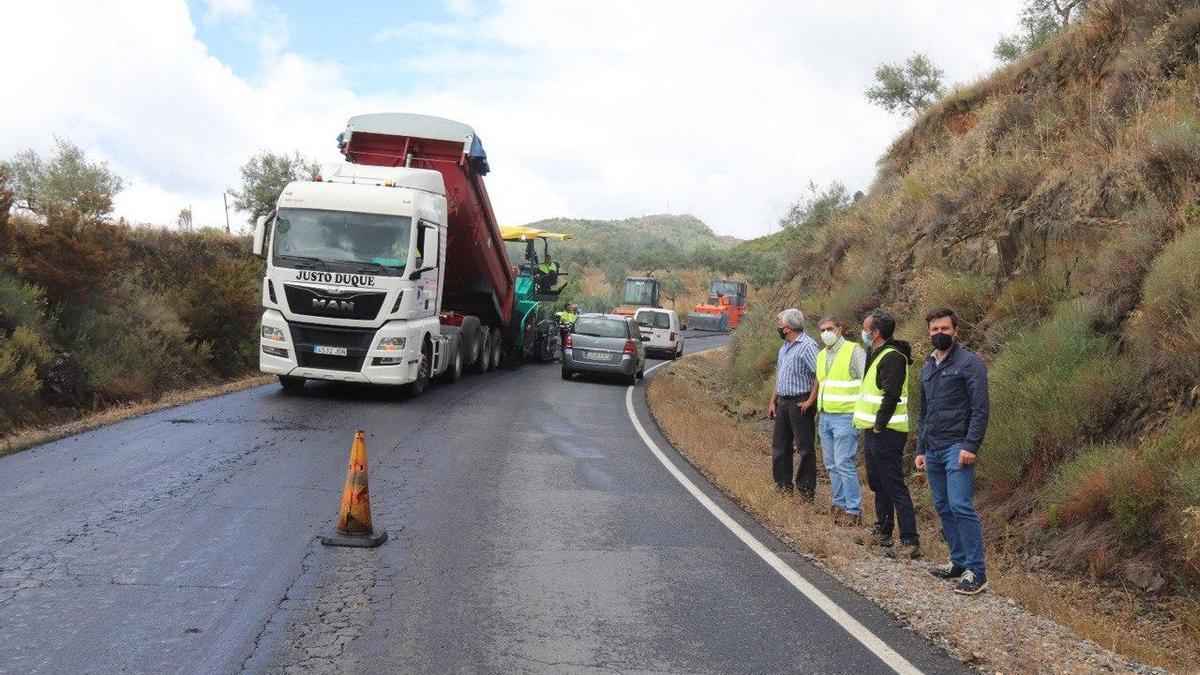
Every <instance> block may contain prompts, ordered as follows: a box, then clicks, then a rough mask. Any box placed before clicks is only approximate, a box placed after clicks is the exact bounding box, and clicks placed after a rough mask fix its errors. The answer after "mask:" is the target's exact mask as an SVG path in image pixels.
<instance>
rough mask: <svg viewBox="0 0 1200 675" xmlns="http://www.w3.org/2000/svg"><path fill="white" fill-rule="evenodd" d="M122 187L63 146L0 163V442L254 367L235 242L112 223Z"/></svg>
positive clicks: (242, 265) (246, 272) (247, 288)
mask: <svg viewBox="0 0 1200 675" xmlns="http://www.w3.org/2000/svg"><path fill="white" fill-rule="evenodd" d="M123 185H124V182H123V181H122V179H121V178H120V177H119V176H117V175H115V174H114V173H113V172H112V171H111V170H110V169H109V168H108V167H107V166H106V165H105V164H103V163H101V162H94V161H92V160H89V159H88V158H87V157H86V156H85V155H84V153H83V152H82V151H80V150H79V148H77V147H76V146H74V145H73V144H71V143H70V142H69V141H66V140H59V141H58V143H57V148H56V150H55V152H54V153H53V155H52V156H50V157H47V158H43V157H41V156H39V155H38V154H37V153H34V152H32V151H27V152H23V153H20V154H18V155H16V156H14V157H12V158H10V159H9V160H8V161H5V162H3V163H0V436H5V435H8V434H10V433H12V432H14V431H15V430H18V429H23V428H28V427H35V426H43V425H52V424H59V423H63V422H68V421H71V420H74V419H76V418H78V417H80V416H81V415H86V414H90V413H94V412H97V411H100V410H103V409H107V408H110V407H113V406H117V405H128V404H131V403H137V402H145V401H153V400H157V399H159V398H160V397H162V396H163V395H164V394H165V393H167V392H169V391H172V390H177V389H182V388H193V387H199V386H204V385H212V384H216V383H218V382H222V381H225V380H229V379H233V378H237V377H239V376H243V375H246V374H248V373H250V372H252V370H253V367H254V366H255V365H256V357H257V355H256V352H255V349H256V346H255V342H254V340H253V337H254V334H255V331H256V329H257V321H258V314H259V302H258V288H259V278H260V276H261V270H260V268H259V264H258V261H257V260H255V259H253V258H251V257H250V256H249V255H247V254H246V251H247V247H248V243H247V242H246V241H245V240H244V238H242V237H234V236H230V235H228V234H226V233H224V232H222V231H216V230H207V229H205V230H190V229H189V230H181V229H176V230H168V229H165V228H155V227H142V226H139V227H135V226H132V225H129V224H128V223H125V222H123V221H118V220H114V219H112V218H111V216H110V214H111V213H112V200H113V197H114V196H115V195H116V194H117V192H119V191H120V189H121V188H122V187H123ZM189 215H190V214H189Z"/></svg>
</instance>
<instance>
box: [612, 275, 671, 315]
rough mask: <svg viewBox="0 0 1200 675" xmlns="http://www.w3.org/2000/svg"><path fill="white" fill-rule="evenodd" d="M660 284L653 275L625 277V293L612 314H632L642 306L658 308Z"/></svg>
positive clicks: (660, 305)
mask: <svg viewBox="0 0 1200 675" xmlns="http://www.w3.org/2000/svg"><path fill="white" fill-rule="evenodd" d="M661 290H662V289H661V284H660V283H659V280H658V279H655V278H653V277H625V295H624V297H623V298H622V304H621V306H619V307H617V308H616V309H614V310H613V314H620V315H621V316H633V315H634V314H636V313H637V311H638V310H639V309H641V308H642V307H655V308H660V307H662V304H660V302H659V292H660V291H661Z"/></svg>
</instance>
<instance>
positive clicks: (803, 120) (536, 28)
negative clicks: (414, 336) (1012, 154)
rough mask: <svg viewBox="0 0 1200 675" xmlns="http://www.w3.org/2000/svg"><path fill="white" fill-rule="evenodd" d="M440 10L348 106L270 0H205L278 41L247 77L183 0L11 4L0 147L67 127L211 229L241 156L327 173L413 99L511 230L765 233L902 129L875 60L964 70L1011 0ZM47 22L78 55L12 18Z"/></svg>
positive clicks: (156, 212) (163, 207)
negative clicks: (298, 162) (443, 18)
mask: <svg viewBox="0 0 1200 675" xmlns="http://www.w3.org/2000/svg"><path fill="white" fill-rule="evenodd" d="M451 4H453V5H455V6H453V7H451V9H452V10H453V11H452V15H453V16H454V17H455V18H454V20H453V21H450V22H448V23H445V24H411V25H400V26H394V27H388V26H384V25H381V26H380V27H379V30H378V31H377V33H376V35H375V36H374V44H375V46H376V49H375V50H374V51H373V56H372V59H373V60H372V64H369V65H371V66H372V67H378V68H379V69H381V71H385V72H392V71H391V70H388V69H393V70H394V69H398V72H397V75H398V76H401V77H400V80H401V81H410V82H416V84H412V85H410V87H409V89H408V90H406V91H395V92H384V93H372V94H362V93H356V92H354V91H351V90H350V89H349V88H348V87H347V86H346V85H345V78H344V77H343V73H342V72H341V71H339V69H338V68H336V67H334V66H331V65H327V64H321V63H315V62H313V61H312V60H311V59H309V58H305V57H304V56H303V55H302V54H300V53H297V51H296V48H295V47H294V46H293V47H289V46H288V42H287V40H288V38H287V35H288V29H287V26H288V23H289V19H288V18H287V17H286V16H284V15H282V14H281V13H280V12H279V10H278V9H273V8H272V7H271V6H269V5H262V6H259V5H256V4H255V3H253V2H251V1H250V0H213V1H212V2H210V3H209V4H208V5H207V9H206V13H205V16H204V17H203V19H204V20H206V21H208V20H213V21H228V22H233V23H236V24H237V26H238V27H237V28H236V30H239V31H247V32H250V33H254V34H256V35H260V36H261V35H262V34H264V33H265V34H267V35H268V37H266V38H264V39H262V40H261V41H259V42H258V43H256V44H257V47H258V49H259V53H260V55H261V58H262V60H263V64H264V65H263V66H262V69H261V71H260V72H258V73H256V74H255V76H254V77H253V78H252V80H247V79H245V78H243V77H239V76H237V75H235V74H234V73H233V72H231V71H230V69H229V68H227V67H226V66H225V65H224V64H222V63H221V62H220V61H218V60H217V59H216V58H214V57H213V56H212V54H211V53H209V51H208V50H207V49H206V48H205V46H204V45H203V44H202V43H201V42H199V41H198V40H197V39H196V36H195V26H194V24H193V18H192V17H190V16H189V15H188V12H187V7H186V6H185V5H184V3H183V2H182V1H179V2H174V3H172V2H159V1H147V2H143V3H129V2H122V1H120V0H109V1H108V2H92V3H85V4H79V3H73V2H62V1H57V0H49V1H45V2H38V3H23V4H22V5H21V6H20V8H19V9H17V10H16V11H15V12H14V11H13V10H11V9H10V10H9V11H8V12H7V14H8V15H10V16H8V17H6V21H5V22H4V23H3V24H2V25H0V44H3V45H4V46H5V47H4V48H5V50H6V51H10V52H11V53H12V54H19V55H37V58H26V59H24V60H23V67H21V68H10V69H9V70H8V73H9V81H8V82H7V83H6V88H7V90H8V91H10V92H20V94H19V97H20V100H19V101H11V102H9V104H8V105H6V106H5V112H4V116H5V119H4V120H3V124H2V125H0V157H4V156H8V155H11V154H12V153H13V152H16V151H18V150H21V149H23V148H25V147H34V148H36V149H39V150H45V149H47V148H49V147H50V145H51V143H52V134H59V135H62V136H66V137H68V138H71V139H72V140H75V141H76V142H77V143H79V144H80V145H81V146H82V147H84V148H87V149H89V150H92V151H95V152H97V153H98V154H99V156H104V157H106V158H108V159H109V160H110V161H111V163H112V165H113V167H114V168H115V169H117V170H118V171H119V172H121V173H122V174H123V175H125V176H126V177H128V178H129V180H130V183H131V184H132V185H133V186H134V187H131V188H130V190H128V191H127V192H126V193H125V194H123V195H121V198H120V199H119V200H118V203H117V206H118V211H119V212H120V213H121V214H123V215H126V216H127V217H131V218H134V219H136V220H148V221H154V222H160V223H170V222H173V221H174V219H175V215H176V214H177V213H178V211H179V209H180V208H181V207H183V206H186V205H187V204H188V203H191V204H193V205H194V208H195V213H196V220H197V222H198V223H200V224H212V225H218V224H219V225H223V216H222V215H221V206H220V204H221V192H222V191H223V190H224V189H225V188H227V187H230V186H234V185H236V183H237V181H238V166H239V165H240V164H241V163H242V162H244V161H245V159H246V158H247V157H249V156H250V155H251V154H252V153H254V152H256V151H257V150H260V149H272V150H276V151H289V150H292V149H298V150H300V151H302V152H305V153H306V154H309V155H311V156H314V157H316V158H318V159H319V160H321V161H324V162H330V161H336V160H337V159H338V156H337V154H336V150H335V149H334V147H333V137H334V136H335V135H336V134H337V132H338V131H339V130H340V129H341V128H342V126H343V125H344V123H345V120H346V119H347V118H348V117H349V116H350V115H353V114H356V113H361V112H371V111H379V110H409V111H415V112H425V113H429V114H435V115H443V116H446V117H451V118H454V119H459V120H462V121H465V122H468V123H470V124H472V125H473V126H475V128H476V129H477V130H478V131H479V132H480V134H481V136H482V138H483V141H484V143H485V147H487V149H488V153H489V157H490V159H491V163H492V167H493V173H492V174H491V175H490V176H489V177H488V185H489V190H490V192H491V195H492V199H493V202H494V205H495V210H496V213H497V216H498V217H499V218H500V219H501V221H502V222H506V223H513V222H522V221H526V220H531V219H535V218H540V217H548V216H556V215H570V216H580V217H626V216H631V215H641V214H644V213H655V212H662V211H664V210H666V209H667V208H668V204H669V208H670V209H671V210H672V211H674V212H691V213H694V214H696V215H697V216H699V217H701V218H702V219H704V220H705V221H707V222H708V223H709V224H710V225H712V226H713V227H714V228H716V229H717V230H718V231H720V232H722V233H727V234H735V235H739V236H743V237H749V236H756V235H760V234H764V233H766V232H768V231H770V229H771V227H772V226H773V223H774V222H775V220H776V219H777V218H778V217H779V216H780V215H781V214H782V213H783V212H784V211H785V210H786V207H787V204H788V203H789V202H790V201H791V200H792V199H793V198H795V197H796V196H797V195H799V194H800V193H801V192H802V190H803V188H804V185H805V184H806V183H807V182H808V181H809V180H816V181H817V182H819V183H827V182H829V181H830V180H834V179H841V180H844V181H846V182H847V183H849V184H850V185H851V186H852V187H865V185H866V184H867V183H868V182H869V180H870V179H871V177H872V176H873V172H874V161H875V159H876V158H877V157H878V156H879V155H880V154H881V153H882V152H883V150H884V149H885V147H886V145H887V144H888V142H889V141H890V140H891V139H892V137H893V136H894V135H895V134H896V133H897V132H898V131H899V130H900V129H901V128H902V126H903V120H900V119H898V118H894V117H891V116H888V115H886V114H885V113H883V112H882V111H880V110H877V109H875V108H872V107H871V106H870V105H869V104H867V103H866V101H865V100H864V99H863V96H862V91H863V89H864V88H865V87H866V86H867V84H868V83H869V81H870V79H871V76H872V71H873V70H874V67H875V66H876V65H877V64H878V63H879V62H881V61H899V60H902V59H903V58H905V57H906V56H907V55H908V54H909V53H910V52H911V51H913V50H917V49H922V50H926V51H928V52H929V53H930V55H931V56H932V57H933V59H934V60H935V61H936V62H938V63H940V64H942V65H943V66H944V67H945V68H946V70H947V72H948V74H949V76H950V78H951V79H953V80H959V81H963V80H969V79H973V78H975V77H977V76H978V75H979V74H981V73H982V72H983V71H984V70H985V69H987V68H988V67H990V65H991V59H990V50H991V45H992V44H993V43H994V42H995V39H996V37H997V36H998V35H999V33H1001V32H1002V31H1003V30H1007V29H1009V27H1010V26H1011V25H1012V24H1013V23H1015V18H1016V16H1017V14H1018V11H1019V5H1020V1H1019V0H1003V1H1002V2H989V3H962V2H960V1H952V0H929V1H928V2H923V3H917V2H908V3H894V2H884V1H883V0H860V1H858V2H854V3H842V2H833V1H831V0H821V1H813V2H805V3H795V2H772V3H767V2H751V3H738V4H733V3H713V4H709V3H686V4H685V3H645V2H608V3H544V2H535V1H534V0H513V1H511V2H507V3H504V4H502V5H500V6H499V7H496V8H494V9H491V10H481V9H480V8H478V7H475V6H474V5H473V4H472V3H461V5H462V6H458V5H459V3H451ZM14 14H15V15H16V16H12V15H14ZM49 25H53V26H55V27H56V36H55V44H56V45H70V47H69V48H47V46H46V44H45V43H44V38H43V36H42V35H41V34H39V32H38V31H29V30H26V29H24V28H21V27H22V26H49ZM247 39H248V40H249V39H250V38H247ZM413 40H416V41H417V44H416V46H415V47H414V46H413ZM10 61H11V59H10ZM346 66H347V67H351V68H353V67H357V64H354V63H347V64H346ZM406 77H407V80H406V79H405V78H406Z"/></svg>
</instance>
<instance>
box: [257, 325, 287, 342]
mask: <svg viewBox="0 0 1200 675" xmlns="http://www.w3.org/2000/svg"><path fill="white" fill-rule="evenodd" d="M262 336H263V339H265V340H271V341H273V342H287V338H285V337H284V336H283V331H281V330H279V329H278V328H276V327H274V326H263V329H262Z"/></svg>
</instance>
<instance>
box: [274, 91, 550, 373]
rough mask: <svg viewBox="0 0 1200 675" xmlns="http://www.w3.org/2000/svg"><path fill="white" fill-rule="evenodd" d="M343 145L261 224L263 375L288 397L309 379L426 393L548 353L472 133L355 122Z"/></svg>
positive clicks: (428, 124)
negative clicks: (525, 300) (436, 381)
mask: <svg viewBox="0 0 1200 675" xmlns="http://www.w3.org/2000/svg"><path fill="white" fill-rule="evenodd" d="M338 147H339V149H340V150H341V152H342V154H343V156H344V157H345V160H346V161H345V162H343V163H341V164H338V165H336V166H331V167H324V168H322V170H321V174H320V175H318V176H314V177H313V180H304V181H294V182H291V183H289V184H288V185H287V187H285V188H284V190H283V193H282V194H281V195H280V196H279V200H278V202H277V204H276V208H275V210H274V211H272V212H271V213H270V214H269V215H267V216H263V217H260V218H259V219H258V221H257V223H256V226H255V231H254V239H253V244H252V245H253V250H254V253H255V254H256V255H258V256H260V257H262V258H264V259H265V260H266V274H265V275H264V277H263V282H262V298H263V300H262V301H263V308H264V311H263V316H262V326H261V339H260V351H259V367H260V369H261V370H262V371H263V372H265V373H271V374H275V375H278V377H279V381H280V384H281V385H282V386H283V387H284V389H286V390H291V391H294V390H298V389H300V388H302V387H303V386H304V383H305V381H306V380H309V379H314V380H332V381H339V382H358V383H364V384H381V385H393V386H404V387H407V388H408V389H409V390H410V392H411V393H413V394H419V393H421V391H423V390H424V389H425V387H426V386H427V385H428V383H429V382H430V380H431V379H433V378H435V377H443V378H445V379H447V380H451V381H453V380H456V379H458V378H459V377H460V376H461V374H462V373H463V371H464V370H473V371H475V372H480V373H482V372H486V371H488V370H491V369H492V368H495V367H498V366H499V365H500V363H501V361H502V360H508V361H516V360H519V359H521V358H529V357H534V358H548V357H547V356H546V355H547V354H550V353H551V350H550V348H549V347H547V346H545V345H540V344H538V342H539V339H538V336H539V333H538V330H539V328H538V324H537V322H538V320H539V317H541V316H542V314H544V313H545V312H539V311H538V308H537V307H529V306H526V307H524V308H523V309H521V303H520V298H519V297H518V296H519V294H520V293H521V292H524V293H525V294H526V295H531V294H532V292H533V291H532V284H522V283H520V279H521V277H522V273H521V271H519V270H518V269H517V268H516V267H515V266H514V265H513V264H512V261H511V260H510V258H509V256H508V252H507V251H506V249H505V245H504V240H503V237H502V235H501V232H500V228H499V227H498V226H497V223H496V217H495V215H494V213H493V212H492V205H491V201H490V200H489V198H488V193H487V189H486V188H485V186H484V182H483V177H484V175H486V174H487V173H488V172H489V170H490V167H489V165H488V159H487V154H486V153H485V152H484V149H483V145H482V143H481V142H480V140H479V136H478V135H477V134H476V133H475V130H474V129H472V128H471V127H470V126H468V125H466V124H462V123H460V122H455V121H452V120H447V119H442V118H438V117H430V116H426V115H415V114H408V113H376V114H369V115H359V116H355V117H352V118H351V119H350V120H349V122H348V123H347V125H346V129H345V130H344V131H343V132H342V133H341V134H340V135H339V136H338ZM518 310H520V311H518ZM552 323H553V322H551V321H547V324H548V326H546V327H544V328H543V329H542V330H543V331H544V332H545V333H546V336H545V339H546V340H549V339H551V338H550V336H549V334H550V333H553V334H554V335H555V336H556V335H557V331H555V330H554V329H553V325H552ZM539 348H540V349H539ZM549 358H552V356H550V357H549Z"/></svg>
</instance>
